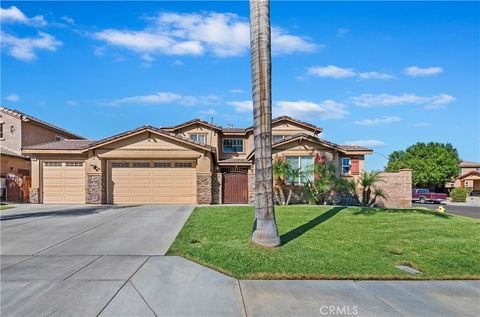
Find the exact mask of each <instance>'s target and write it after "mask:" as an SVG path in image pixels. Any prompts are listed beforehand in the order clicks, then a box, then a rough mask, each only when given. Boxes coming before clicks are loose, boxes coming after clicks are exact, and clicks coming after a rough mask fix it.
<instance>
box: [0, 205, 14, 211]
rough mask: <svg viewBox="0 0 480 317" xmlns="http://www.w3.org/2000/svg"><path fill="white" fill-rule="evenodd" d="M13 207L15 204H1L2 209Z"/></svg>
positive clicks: (0, 208)
mask: <svg viewBox="0 0 480 317" xmlns="http://www.w3.org/2000/svg"><path fill="white" fill-rule="evenodd" d="M11 208H15V206H12V205H7V204H0V210H7V209H11Z"/></svg>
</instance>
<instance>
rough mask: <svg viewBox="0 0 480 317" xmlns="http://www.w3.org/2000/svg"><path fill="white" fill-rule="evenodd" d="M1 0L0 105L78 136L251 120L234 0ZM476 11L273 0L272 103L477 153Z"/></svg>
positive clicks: (314, 118)
mask: <svg viewBox="0 0 480 317" xmlns="http://www.w3.org/2000/svg"><path fill="white" fill-rule="evenodd" d="M1 7H2V12H1V16H2V22H1V23H2V34H1V35H2V39H1V41H2V55H1V61H2V65H1V66H2V67H1V75H2V81H1V92H2V96H1V98H2V100H1V102H2V105H5V106H8V107H11V108H16V109H19V110H21V111H24V112H27V113H29V114H32V115H34V116H37V117H39V118H41V119H43V120H46V121H49V122H52V123H54V124H58V125H60V126H62V127H65V128H67V129H69V130H72V131H74V132H76V133H78V134H80V135H83V136H85V137H87V138H91V139H98V138H102V137H106V136H109V135H112V134H115V133H119V132H123V131H125V130H128V129H131V128H135V127H138V126H140V125H144V124H151V125H155V126H163V125H171V124H177V123H180V122H182V121H186V120H190V119H192V118H197V117H199V118H203V119H205V120H208V121H210V118H211V117H213V120H214V123H216V124H220V125H227V124H233V125H234V126H236V127H245V126H249V125H251V122H252V114H251V103H250V102H249V100H250V98H251V86H250V85H251V83H250V56H249V34H248V14H249V11H248V9H249V8H248V2H246V1H242V2H228V3H227V2H201V1H197V2H165V3H162V2H131V3H126V2H118V3H115V2H70V3H65V2H43V3H42V2H34V3H31V2H8V1H3V2H2V4H1ZM479 13H480V9H479V3H478V2H476V3H475V2H471V3H468V2H456V3H453V2H451V3H448V2H439V3H432V2H430V3H413V2H401V3H387V2H378V3H376V2H369V3H351V2H313V1H309V2H285V1H282V2H280V1H279V2H273V3H272V5H271V21H272V27H273V32H272V51H273V71H272V73H273V74H272V75H273V80H272V85H273V87H272V90H273V91H272V93H273V109H274V114H276V115H281V114H287V115H290V116H293V117H297V118H299V119H302V120H305V121H308V122H311V123H314V124H317V125H319V126H321V127H323V128H324V131H325V133H324V137H325V138H326V139H327V140H330V141H333V142H336V143H339V144H348V143H353V142H355V143H357V144H359V145H366V146H370V147H373V148H374V150H375V151H376V152H379V153H381V154H384V155H388V154H389V153H391V152H392V151H394V150H399V149H404V148H406V147H407V146H409V145H411V144H413V143H415V142H417V141H438V142H450V143H452V144H453V145H454V146H455V147H457V149H458V150H459V153H460V156H461V158H462V159H465V160H471V161H480V149H479V146H480V131H479V127H480V122H479V121H480V113H479V111H480V110H479V108H480V107H479V100H480V96H479V87H480V79H479V72H480V70H479V65H480V64H479V56H480V48H479V46H480V45H479V38H480V34H479V30H480V26H479ZM385 164H386V159H385V158H384V157H382V156H381V155H379V154H374V155H371V156H370V157H368V158H367V168H368V169H380V168H382V167H383V166H384V165H385Z"/></svg>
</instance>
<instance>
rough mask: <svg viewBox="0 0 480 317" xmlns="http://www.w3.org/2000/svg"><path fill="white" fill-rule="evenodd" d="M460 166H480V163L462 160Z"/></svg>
mask: <svg viewBox="0 0 480 317" xmlns="http://www.w3.org/2000/svg"><path fill="white" fill-rule="evenodd" d="M460 167H463V168H464V167H480V163H476V162H469V161H461V162H460Z"/></svg>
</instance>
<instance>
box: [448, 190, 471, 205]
mask: <svg viewBox="0 0 480 317" xmlns="http://www.w3.org/2000/svg"><path fill="white" fill-rule="evenodd" d="M469 193H470V189H469V188H468V187H458V188H454V189H452V190H451V191H450V199H451V200H452V201H453V202H456V203H464V202H466V201H467V196H468V194H469Z"/></svg>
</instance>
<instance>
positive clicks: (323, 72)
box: [307, 65, 395, 80]
mask: <svg viewBox="0 0 480 317" xmlns="http://www.w3.org/2000/svg"><path fill="white" fill-rule="evenodd" d="M307 74H309V75H314V76H318V77H330V78H335V79H341V78H349V77H358V78H360V79H382V80H386V79H394V78H395V76H393V75H390V74H387V73H380V72H359V73H357V72H356V71H354V69H353V68H343V67H338V66H335V65H328V66H314V67H310V68H308V69H307Z"/></svg>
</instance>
